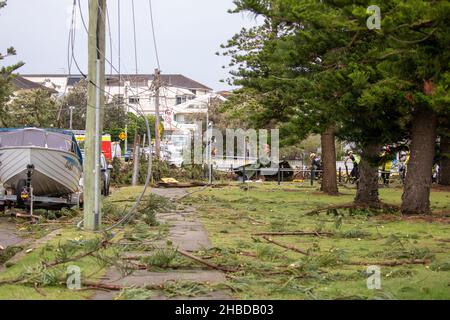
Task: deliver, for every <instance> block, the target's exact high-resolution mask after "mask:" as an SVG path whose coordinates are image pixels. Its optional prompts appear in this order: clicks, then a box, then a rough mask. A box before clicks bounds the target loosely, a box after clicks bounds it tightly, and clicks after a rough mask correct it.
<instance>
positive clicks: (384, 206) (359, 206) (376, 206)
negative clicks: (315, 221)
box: [306, 202, 400, 216]
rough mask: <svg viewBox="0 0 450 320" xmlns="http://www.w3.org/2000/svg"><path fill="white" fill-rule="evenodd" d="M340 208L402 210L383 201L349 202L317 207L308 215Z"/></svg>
mask: <svg viewBox="0 0 450 320" xmlns="http://www.w3.org/2000/svg"><path fill="white" fill-rule="evenodd" d="M340 209H362V210H368V209H376V210H393V211H400V206H397V205H393V204H387V203H382V202H379V203H377V204H373V205H365V204H358V203H347V204H340V205H333V206H328V207H323V208H317V209H314V210H312V211H309V212H307V213H306V215H307V216H313V215H318V214H319V213H321V212H323V211H330V210H340Z"/></svg>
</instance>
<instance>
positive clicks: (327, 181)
mask: <svg viewBox="0 0 450 320" xmlns="http://www.w3.org/2000/svg"><path fill="white" fill-rule="evenodd" d="M321 144H322V167H323V168H322V170H323V172H322V186H321V190H322V191H323V192H325V193H327V194H329V195H337V194H338V186H337V178H336V145H335V139H334V127H329V128H328V129H327V130H326V131H325V132H324V133H322V136H321Z"/></svg>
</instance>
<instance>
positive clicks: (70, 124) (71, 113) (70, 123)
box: [69, 106, 75, 130]
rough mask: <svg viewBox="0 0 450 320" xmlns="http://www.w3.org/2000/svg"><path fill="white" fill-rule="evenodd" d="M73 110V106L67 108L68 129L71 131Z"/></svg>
mask: <svg viewBox="0 0 450 320" xmlns="http://www.w3.org/2000/svg"><path fill="white" fill-rule="evenodd" d="M73 110H75V107H74V106H69V114H70V116H69V117H70V118H69V129H70V130H73Z"/></svg>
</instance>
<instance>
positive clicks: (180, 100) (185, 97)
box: [176, 95, 195, 105]
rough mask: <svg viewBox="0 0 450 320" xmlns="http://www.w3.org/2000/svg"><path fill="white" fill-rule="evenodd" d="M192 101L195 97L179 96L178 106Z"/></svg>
mask: <svg viewBox="0 0 450 320" xmlns="http://www.w3.org/2000/svg"><path fill="white" fill-rule="evenodd" d="M192 99H195V96H190V95H189V96H177V103H176V104H177V105H178V104H182V103H185V102H186V101H188V100H192Z"/></svg>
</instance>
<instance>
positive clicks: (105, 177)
mask: <svg viewBox="0 0 450 320" xmlns="http://www.w3.org/2000/svg"><path fill="white" fill-rule="evenodd" d="M81 154H82V156H83V160H84V152H82V153H81ZM112 169H113V166H112V165H110V164H108V162H107V161H106V158H105V155H104V154H103V153H102V156H101V159H100V179H101V186H100V187H101V192H102V195H104V196H105V197H107V196H109V194H110V193H111V192H110V188H111V170H112ZM83 180H84V179H83Z"/></svg>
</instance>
